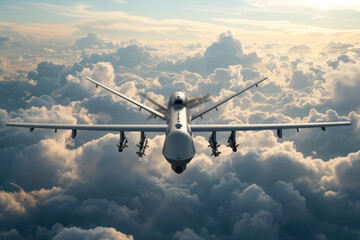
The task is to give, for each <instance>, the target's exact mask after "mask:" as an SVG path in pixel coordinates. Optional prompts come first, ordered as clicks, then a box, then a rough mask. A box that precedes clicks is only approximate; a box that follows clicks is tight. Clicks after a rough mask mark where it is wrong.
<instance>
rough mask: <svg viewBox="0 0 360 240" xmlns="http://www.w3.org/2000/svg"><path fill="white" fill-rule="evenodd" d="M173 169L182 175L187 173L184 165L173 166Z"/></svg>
mask: <svg viewBox="0 0 360 240" xmlns="http://www.w3.org/2000/svg"><path fill="white" fill-rule="evenodd" d="M171 168H172V170H173V171H174V172H176V173H177V174H181V173H183V172H184V171H185V169H186V164H184V165H171Z"/></svg>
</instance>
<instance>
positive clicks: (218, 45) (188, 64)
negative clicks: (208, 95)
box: [157, 32, 261, 76]
mask: <svg viewBox="0 0 360 240" xmlns="http://www.w3.org/2000/svg"><path fill="white" fill-rule="evenodd" d="M260 61H261V59H260V58H259V57H258V56H257V54H256V52H251V53H249V54H245V53H244V52H243V49H242V44H241V42H240V41H239V40H238V39H234V38H233V36H232V34H231V32H227V33H222V34H220V35H219V37H218V40H217V41H216V42H214V43H213V44H211V45H210V46H209V47H207V48H206V50H205V52H204V54H203V55H198V56H194V57H188V58H186V59H184V60H179V61H177V62H175V63H172V62H169V61H166V62H162V63H160V64H159V65H158V66H157V68H158V69H160V70H162V69H170V70H172V71H182V70H188V71H190V72H196V73H199V74H201V75H203V76H207V75H209V74H210V73H212V72H213V71H214V70H215V69H217V68H224V67H228V66H230V65H238V64H241V65H242V66H244V67H251V66H253V65H254V64H256V63H259V62H260Z"/></svg>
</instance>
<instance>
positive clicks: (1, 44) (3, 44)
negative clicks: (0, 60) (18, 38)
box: [0, 37, 14, 49]
mask: <svg viewBox="0 0 360 240" xmlns="http://www.w3.org/2000/svg"><path fill="white" fill-rule="evenodd" d="M13 41H14V40H13V39H12V38H10V37H0V49H6V48H8V47H10V46H11V44H12V43H13Z"/></svg>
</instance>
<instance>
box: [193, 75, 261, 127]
mask: <svg viewBox="0 0 360 240" xmlns="http://www.w3.org/2000/svg"><path fill="white" fill-rule="evenodd" d="M266 79H268V78H267V77H266V78H263V79H261V80H260V81H258V82H256V83H254V84H252V85H250V86H249V87H247V88H245V89H243V90H241V91H240V92H237V93H235V94H233V95H231V96H230V97H227V98H225V99H224V100H222V101H220V102H218V103H215V104H213V105H212V106H210V107H208V108H206V109H204V110H202V111H200V112H197V113H195V114H193V115H192V116H191V121H193V120H195V119H196V118H198V117H202V115H204V114H205V113H207V112H209V111H211V110H212V109H214V108H217V107H218V106H220V105H221V104H223V103H225V102H227V101H229V100H230V99H232V98H234V97H236V96H237V95H239V94H241V93H243V92H245V91H247V90H249V89H250V88H252V87H254V86H258V84H259V83H261V82H262V81H265V80H266Z"/></svg>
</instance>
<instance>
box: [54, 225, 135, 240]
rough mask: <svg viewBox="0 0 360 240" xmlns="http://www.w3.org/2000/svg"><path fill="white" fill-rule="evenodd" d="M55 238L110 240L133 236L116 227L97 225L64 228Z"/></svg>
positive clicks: (63, 239) (120, 239) (61, 239)
mask: <svg viewBox="0 0 360 240" xmlns="http://www.w3.org/2000/svg"><path fill="white" fill-rule="evenodd" d="M53 239H54V240H65V239H68V240H71V239H84V240H85V239H87V240H92V239H93V240H95V239H104V240H105V239H109V240H132V239H134V238H133V237H132V236H128V235H125V234H123V233H121V232H118V231H116V229H114V228H104V227H96V228H94V229H81V228H78V227H71V228H63V229H62V230H61V231H59V233H58V234H56V235H55V237H54V238H53Z"/></svg>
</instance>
